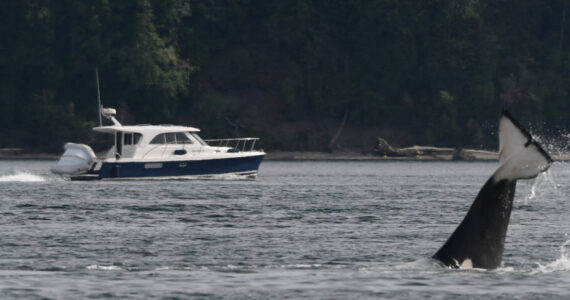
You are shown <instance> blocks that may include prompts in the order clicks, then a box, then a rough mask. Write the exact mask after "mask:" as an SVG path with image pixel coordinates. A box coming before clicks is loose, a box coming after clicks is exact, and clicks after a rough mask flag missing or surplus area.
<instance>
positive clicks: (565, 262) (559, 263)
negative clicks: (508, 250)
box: [531, 239, 570, 274]
mask: <svg viewBox="0 0 570 300" xmlns="http://www.w3.org/2000/svg"><path fill="white" fill-rule="evenodd" d="M569 270H570V239H568V240H566V242H564V244H562V246H560V257H559V258H558V259H557V260H555V261H553V262H550V263H547V264H545V265H542V264H540V263H537V267H536V268H535V269H534V270H532V272H531V274H536V273H552V272H556V271H569Z"/></svg>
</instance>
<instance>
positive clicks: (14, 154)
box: [0, 148, 570, 161]
mask: <svg viewBox="0 0 570 300" xmlns="http://www.w3.org/2000/svg"><path fill="white" fill-rule="evenodd" d="M462 151H464V152H465V153H466V156H465V157H467V158H468V159H457V157H454V155H453V154H451V153H425V154H424V153H418V154H417V155H415V156H388V155H378V154H376V153H363V152H357V151H342V152H340V151H339V152H319V151H268V153H267V156H266V157H265V159H266V160H291V161H296V160H353V161H359V160H362V161H364V160H379V161H382V160H385V161H404V160H407V161H409V160H412V161H452V160H459V161H494V160H497V159H498V156H499V155H498V153H497V152H494V151H486V150H475V149H463V150H462ZM60 155H61V154H52V153H41V152H28V151H25V150H22V149H19V148H0V159H38V160H57V159H59V157H60ZM552 158H553V159H554V160H557V161H568V160H570V153H568V154H555V155H552Z"/></svg>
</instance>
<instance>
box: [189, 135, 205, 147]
mask: <svg viewBox="0 0 570 300" xmlns="http://www.w3.org/2000/svg"><path fill="white" fill-rule="evenodd" d="M190 135H192V136H193V137H194V138H195V139H196V140H197V141H198V143H200V144H202V145H204V146H207V145H208V143H206V142H205V141H204V140H203V139H202V138H201V137H200V136H199V135H198V134H196V133H190Z"/></svg>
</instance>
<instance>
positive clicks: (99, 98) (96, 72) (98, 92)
mask: <svg viewBox="0 0 570 300" xmlns="http://www.w3.org/2000/svg"><path fill="white" fill-rule="evenodd" d="M95 80H96V81H97V102H98V103H99V109H98V111H99V127H101V126H103V120H102V119H101V91H100V88H99V70H98V69H97V68H95Z"/></svg>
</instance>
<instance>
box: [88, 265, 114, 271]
mask: <svg viewBox="0 0 570 300" xmlns="http://www.w3.org/2000/svg"><path fill="white" fill-rule="evenodd" d="M86 269H87V270H103V271H118V270H122V268H120V267H117V266H103V265H90V266H87V267H86Z"/></svg>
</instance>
